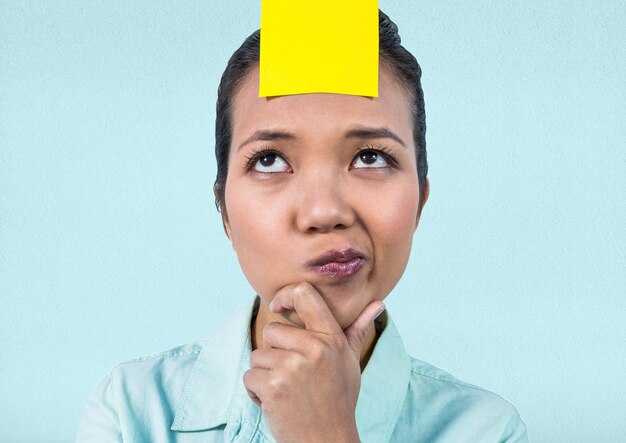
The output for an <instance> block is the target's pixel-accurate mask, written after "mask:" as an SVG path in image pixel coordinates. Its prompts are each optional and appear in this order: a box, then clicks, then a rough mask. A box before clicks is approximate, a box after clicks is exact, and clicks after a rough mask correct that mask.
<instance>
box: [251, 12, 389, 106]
mask: <svg viewBox="0 0 626 443" xmlns="http://www.w3.org/2000/svg"><path fill="white" fill-rule="evenodd" d="M260 76H261V82H260V85H259V96H260V97H267V96H275V95H290V94H306V93H311V92H328V93H336V94H352V95H364V96H370V97H377V96H378V0H262V3H261V66H260Z"/></svg>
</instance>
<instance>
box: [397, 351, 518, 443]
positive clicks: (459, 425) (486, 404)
mask: <svg viewBox="0 0 626 443" xmlns="http://www.w3.org/2000/svg"><path fill="white" fill-rule="evenodd" d="M410 360H411V365H410V366H411V375H410V378H409V388H408V395H407V398H406V402H405V405H404V408H403V411H404V415H405V420H409V421H411V422H412V423H413V424H415V425H416V426H417V428H420V429H424V430H426V429H430V430H431V431H432V432H437V433H438V435H439V438H437V439H435V438H434V435H431V436H427V437H429V438H430V437H433V438H432V440H433V441H455V440H456V441H510V442H513V441H520V442H521V441H526V427H525V425H524V423H523V421H522V420H521V418H520V416H519V413H518V411H517V410H516V409H515V407H514V406H513V405H512V404H511V403H510V402H508V401H507V400H505V399H504V398H503V397H501V396H500V395H498V394H496V393H494V392H491V391H489V390H487V389H484V388H481V387H479V386H476V385H473V384H470V383H466V382H464V381H462V380H459V379H458V378H456V377H455V376H453V375H451V374H449V373H448V372H446V371H443V370H441V369H439V368H437V367H435V366H433V365H431V364H428V363H426V362H424V361H421V360H418V359H416V358H414V357H410ZM459 439H461V440H459ZM428 441H430V440H428Z"/></svg>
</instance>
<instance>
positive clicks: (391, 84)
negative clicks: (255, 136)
mask: <svg viewBox="0 0 626 443" xmlns="http://www.w3.org/2000/svg"><path fill="white" fill-rule="evenodd" d="M232 109H233V112H232V126H233V134H232V143H233V144H234V145H236V144H237V143H238V142H240V141H242V140H243V139H245V138H247V137H248V136H249V135H250V134H251V133H253V132H254V131H256V130H259V129H272V128H276V129H278V128H280V129H289V130H291V131H293V132H296V133H298V134H299V135H301V136H303V137H306V136H307V135H310V136H315V137H321V136H332V135H333V134H336V135H339V134H343V132H344V131H345V130H346V129H348V128H350V127H354V126H363V125H365V126H373V127H381V126H384V127H386V128H388V129H390V130H391V131H393V132H396V133H399V135H400V136H401V137H402V138H403V139H404V140H405V141H406V142H407V143H409V144H411V145H412V143H413V137H412V127H413V122H412V117H411V102H410V94H409V93H408V92H407V89H406V88H404V87H403V86H402V85H400V84H399V82H398V81H397V80H396V78H395V76H394V75H393V74H391V73H390V72H389V70H388V69H386V68H384V67H382V65H381V68H380V71H379V82H378V97H362V96H355V95H344V94H297V95H287V96H279V97H269V98H268V97H259V69H258V66H256V67H255V68H253V69H252V70H251V71H250V73H249V74H248V75H247V77H246V79H245V80H244V82H243V84H242V86H241V87H240V89H239V91H237V93H236V94H235V97H234V100H233V108H232Z"/></svg>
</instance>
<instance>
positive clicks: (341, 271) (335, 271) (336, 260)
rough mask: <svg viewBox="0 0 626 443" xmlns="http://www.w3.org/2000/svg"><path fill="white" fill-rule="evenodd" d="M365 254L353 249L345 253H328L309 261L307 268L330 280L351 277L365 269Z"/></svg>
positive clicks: (333, 251)
mask: <svg viewBox="0 0 626 443" xmlns="http://www.w3.org/2000/svg"><path fill="white" fill-rule="evenodd" d="M364 263H365V254H363V253H362V252H360V251H357V250H356V249H353V248H348V249H345V250H343V251H337V250H331V251H327V252H325V253H324V254H322V255H320V256H319V257H317V258H315V259H313V260H311V261H309V262H308V263H307V264H306V267H307V268H308V269H310V270H311V271H313V272H315V273H317V274H319V275H321V276H323V277H328V278H333V279H335V278H347V277H351V276H353V275H354V274H356V273H357V272H359V270H360V269H361V268H362V267H363V264H364Z"/></svg>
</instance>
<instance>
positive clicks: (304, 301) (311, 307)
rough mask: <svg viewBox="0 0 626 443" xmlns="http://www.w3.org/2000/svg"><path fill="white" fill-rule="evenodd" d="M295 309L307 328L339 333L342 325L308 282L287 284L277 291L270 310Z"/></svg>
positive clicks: (327, 332)
mask: <svg viewBox="0 0 626 443" xmlns="http://www.w3.org/2000/svg"><path fill="white" fill-rule="evenodd" d="M285 310H290V311H295V312H296V313H297V314H298V315H299V316H300V318H301V319H302V321H303V322H304V325H305V328H306V329H307V330H310V331H317V332H323V333H325V334H337V333H338V332H339V331H341V327H340V326H339V324H338V323H337V320H336V319H335V317H334V316H333V314H332V313H331V312H330V309H329V308H328V305H327V304H326V302H325V301H324V299H323V298H322V296H321V295H320V293H319V292H317V290H316V289H315V288H314V287H313V285H311V284H310V283H307V282H302V283H296V284H293V285H287V286H285V287H283V288H281V289H279V290H278V292H276V294H275V295H274V298H273V299H272V302H271V303H270V311H272V312H282V311H285Z"/></svg>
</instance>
